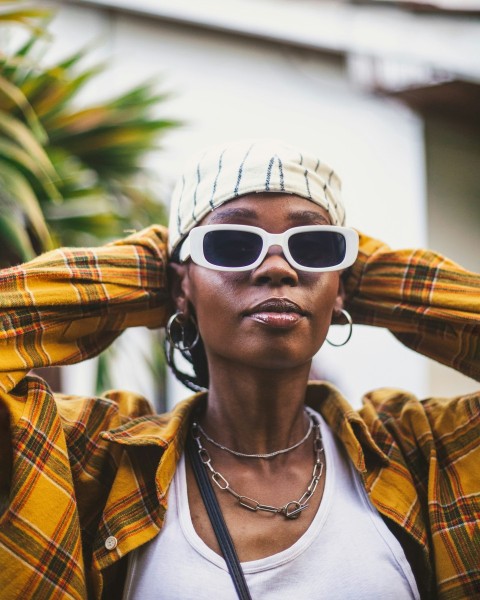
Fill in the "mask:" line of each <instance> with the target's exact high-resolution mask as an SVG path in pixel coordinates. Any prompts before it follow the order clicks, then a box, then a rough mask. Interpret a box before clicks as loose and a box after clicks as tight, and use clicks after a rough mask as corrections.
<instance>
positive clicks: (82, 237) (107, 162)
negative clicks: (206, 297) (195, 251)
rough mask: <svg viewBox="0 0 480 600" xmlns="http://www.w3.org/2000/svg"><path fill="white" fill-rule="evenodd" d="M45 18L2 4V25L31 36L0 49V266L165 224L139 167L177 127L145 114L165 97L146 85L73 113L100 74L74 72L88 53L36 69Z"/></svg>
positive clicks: (44, 41)
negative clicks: (19, 27)
mask: <svg viewBox="0 0 480 600" xmlns="http://www.w3.org/2000/svg"><path fill="white" fill-rule="evenodd" d="M47 14H48V12H47V11H46V10H42V9H37V8H31V7H28V5H26V4H25V3H24V2H23V1H22V0H15V1H8V2H6V1H5V0H0V27H1V28H3V29H4V28H5V26H6V25H7V24H8V23H10V24H12V23H13V24H17V25H18V24H20V25H22V26H25V27H26V28H28V31H29V33H28V36H27V40H26V41H25V42H24V43H23V44H22V45H21V46H20V47H18V48H17V49H16V50H14V51H12V52H10V53H6V52H2V51H0V267H5V266H9V265H13V264H16V263H19V262H23V261H25V260H29V259H31V258H33V257H34V256H35V255H36V254H38V253H40V252H43V251H45V250H48V249H50V248H51V247H54V246H57V245H62V244H67V243H68V245H86V244H88V245H95V244H98V243H102V242H105V241H107V240H110V239H112V238H115V237H118V236H121V235H123V232H124V231H125V230H126V229H139V228H141V227H144V226H146V225H148V224H149V223H152V222H164V221H165V209H164V205H163V204H162V203H161V202H160V201H159V199H158V198H156V197H155V195H154V194H152V193H151V192H150V191H149V187H151V184H149V181H148V175H147V173H146V171H145V169H144V167H143V166H142V163H143V162H144V159H145V156H146V154H148V153H149V152H151V151H152V150H154V149H156V148H157V144H158V140H159V139H160V137H161V136H162V135H163V134H165V133H166V132H167V131H169V130H170V129H172V128H173V127H175V126H176V125H178V123H176V122H174V121H172V120H167V119H158V118H155V117H154V116H153V112H158V108H159V106H160V104H161V103H162V101H164V100H165V98H166V95H165V94H160V93H158V92H157V90H156V85H155V83H153V82H148V83H145V84H142V85H139V86H137V87H135V88H133V89H130V90H128V91H127V92H126V93H124V94H122V95H119V96H117V97H115V98H113V99H110V100H108V101H105V102H102V103H100V104H96V105H94V106H88V107H84V108H78V107H77V106H76V100H77V96H78V94H79V92H80V91H81V90H83V88H84V87H85V86H86V85H87V84H91V83H92V80H94V78H95V77H96V76H97V75H98V74H99V73H100V72H102V70H103V68H104V67H103V66H102V65H95V66H93V67H89V68H85V67H82V62H83V59H84V58H86V57H88V53H89V51H88V50H80V51H78V52H75V53H74V54H73V55H72V56H69V57H67V58H66V59H64V60H62V61H61V62H57V63H55V64H53V65H48V66H44V65H43V64H42V61H41V60H40V59H39V58H38V57H39V55H40V50H42V51H44V50H45V45H47V47H48V45H50V44H52V43H54V42H53V40H52V38H51V37H49V35H48V32H47V29H46V20H45V19H46V16H47Z"/></svg>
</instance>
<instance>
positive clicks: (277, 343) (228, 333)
mask: <svg viewBox="0 0 480 600" xmlns="http://www.w3.org/2000/svg"><path fill="white" fill-rule="evenodd" d="M201 224H202V225H213V224H242V225H254V226H257V227H261V228H263V229H265V230H266V231H268V232H270V233H282V232H284V231H286V230H287V229H289V228H291V227H297V226H300V225H329V224H330V219H329V216H328V213H327V212H326V211H325V210H323V209H322V208H321V207H320V206H318V205H316V204H314V203H313V202H310V201H308V200H305V199H304V198H300V197H298V196H292V195H287V194H270V193H266V194H249V195H246V196H242V197H241V198H238V199H236V200H232V201H229V202H227V203H226V204H223V205H222V206H220V207H219V208H217V209H215V210H214V211H212V212H210V213H209V214H208V215H207V216H206V217H205V218H204V219H203V220H202V223H201ZM173 268H174V271H175V272H176V277H178V280H177V285H174V286H173V287H174V289H176V292H175V302H176V305H177V309H178V310H181V311H182V312H183V313H186V314H192V312H193V313H194V315H195V317H196V320H197V324H198V328H199V331H200V335H201V336H202V339H203V342H204V345H205V350H206V353H207V357H208V361H209V369H210V372H212V369H215V367H216V365H217V366H219V365H220V364H221V363H225V361H226V362H228V363H237V364H242V365H244V366H248V365H250V366H252V367H254V368H266V369H285V368H292V367H298V366H301V365H305V364H306V363H309V362H310V360H311V359H312V357H313V355H314V354H315V353H316V352H317V351H318V349H319V348H320V346H321V345H322V344H323V342H324V340H325V337H326V335H327V331H328V328H329V325H330V322H331V317H332V311H333V309H334V307H335V308H336V309H340V308H341V306H342V300H341V297H340V292H339V288H340V272H339V271H330V272H325V273H307V272H304V271H297V270H295V269H294V268H293V267H292V266H291V265H290V264H289V263H288V262H287V260H286V259H285V257H284V256H283V253H282V249H281V248H280V247H279V246H272V247H271V248H270V250H269V252H268V254H267V256H266V257H265V259H264V261H263V262H262V263H261V264H260V265H259V266H258V267H257V268H256V269H254V270H251V271H242V272H225V271H215V270H212V269H208V268H205V267H200V266H198V265H196V264H195V263H193V262H192V261H191V260H189V261H188V263H186V264H185V265H181V266H178V265H175V266H174V267H173Z"/></svg>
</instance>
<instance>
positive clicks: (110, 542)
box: [105, 535, 118, 550]
mask: <svg viewBox="0 0 480 600" xmlns="http://www.w3.org/2000/svg"><path fill="white" fill-rule="evenodd" d="M117 544H118V541H117V538H116V537H115V536H113V535H111V536H110V537H108V538H107V539H106V540H105V548H106V549H107V550H113V549H114V548H116V547H117Z"/></svg>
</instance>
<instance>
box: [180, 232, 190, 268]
mask: <svg viewBox="0 0 480 600" xmlns="http://www.w3.org/2000/svg"><path fill="white" fill-rule="evenodd" d="M189 258H190V236H187V237H186V238H185V240H184V241H183V243H182V245H181V246H180V253H179V259H180V262H182V263H184V262H187V260H188V259H189Z"/></svg>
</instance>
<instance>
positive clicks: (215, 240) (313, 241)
mask: <svg viewBox="0 0 480 600" xmlns="http://www.w3.org/2000/svg"><path fill="white" fill-rule="evenodd" d="M271 246H281V248H282V250H283V254H284V256H285V258H286V259H287V261H288V262H289V263H290V265H291V266H292V267H293V268H294V269H298V270H300V271H309V272H312V273H321V272H323V271H338V270H340V269H345V268H347V267H349V266H350V265H352V264H353V263H354V262H355V260H356V258H357V254H358V233H357V232H356V231H355V230H354V229H350V228H348V227H337V226H334V225H306V226H302V227H292V228H291V229H287V231H284V232H283V233H268V232H267V231H265V230H264V229H261V228H260V227H253V226H250V225H200V226H199V227H194V228H193V229H192V230H191V231H190V233H189V235H188V237H187V238H186V239H185V241H184V242H183V244H182V247H181V249H180V260H181V261H182V262H185V261H187V260H188V258H191V259H192V260H193V262H194V263H196V264H197V265H200V266H201V267H207V268H208V269H214V270H216V271H249V270H252V269H255V268H256V267H258V265H260V264H261V263H262V261H263V260H264V258H265V256H266V255H267V252H268V250H269V249H270V247H271Z"/></svg>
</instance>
